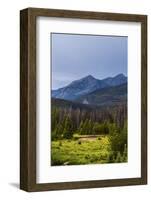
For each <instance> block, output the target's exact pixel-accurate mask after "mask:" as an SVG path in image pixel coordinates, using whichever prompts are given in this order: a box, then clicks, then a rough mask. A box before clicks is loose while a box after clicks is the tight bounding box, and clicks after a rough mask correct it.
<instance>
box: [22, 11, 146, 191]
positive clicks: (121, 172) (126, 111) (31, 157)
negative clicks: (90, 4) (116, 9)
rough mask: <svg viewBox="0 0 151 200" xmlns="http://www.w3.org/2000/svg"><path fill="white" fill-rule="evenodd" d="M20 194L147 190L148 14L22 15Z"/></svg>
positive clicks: (70, 13)
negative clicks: (143, 187) (123, 188)
mask: <svg viewBox="0 0 151 200" xmlns="http://www.w3.org/2000/svg"><path fill="white" fill-rule="evenodd" d="M20 78H21V79H20V80H21V81H20V100H21V101H20V188H21V189H23V190H25V191H45V190H62V189H78V188H94V187H108V186H125V185H141V184H147V16H146V15H135V14H118V13H102V12H87V11H71V10H53V9H40V8H27V9H24V10H22V11H21V12H20Z"/></svg>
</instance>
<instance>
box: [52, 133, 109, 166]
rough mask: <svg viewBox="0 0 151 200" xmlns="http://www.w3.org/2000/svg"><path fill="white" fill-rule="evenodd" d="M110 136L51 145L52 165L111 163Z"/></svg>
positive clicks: (66, 140) (60, 141) (83, 138)
mask: <svg viewBox="0 0 151 200" xmlns="http://www.w3.org/2000/svg"><path fill="white" fill-rule="evenodd" d="M111 153H112V152H111V148H110V143H109V136H92V135H91V136H80V137H79V138H76V139H75V138H74V139H71V140H69V139H63V140H57V141H52V143H51V165H52V166H56V165H81V164H97V163H111V162H112V161H111V160H110V155H111Z"/></svg>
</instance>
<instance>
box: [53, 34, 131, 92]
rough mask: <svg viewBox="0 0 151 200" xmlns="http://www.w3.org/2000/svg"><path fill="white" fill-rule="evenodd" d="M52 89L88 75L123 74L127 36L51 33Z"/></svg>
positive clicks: (103, 76)
mask: <svg viewBox="0 0 151 200" xmlns="http://www.w3.org/2000/svg"><path fill="white" fill-rule="evenodd" d="M51 37H52V38H51V41H52V43H51V47H50V48H51V58H52V62H51V66H50V67H51V68H52V69H51V70H52V89H58V88H61V87H64V86H66V85H68V84H69V83H70V82H72V81H74V80H77V79H80V78H83V77H85V76H87V75H92V76H94V77H95V78H98V79H103V78H106V77H112V76H115V75H117V74H119V73H123V74H124V75H126V76H127V42H128V38H127V37H118V36H95V35H77V34H58V33H57V34H56V33H52V34H51Z"/></svg>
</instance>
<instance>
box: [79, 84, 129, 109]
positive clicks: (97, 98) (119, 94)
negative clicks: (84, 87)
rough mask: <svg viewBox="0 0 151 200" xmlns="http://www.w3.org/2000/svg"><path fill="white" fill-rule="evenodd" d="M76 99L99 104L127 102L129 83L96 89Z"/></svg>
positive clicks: (88, 103)
mask: <svg viewBox="0 0 151 200" xmlns="http://www.w3.org/2000/svg"><path fill="white" fill-rule="evenodd" d="M76 101H77V102H79V103H83V104H86V105H99V106H104V105H105V106H112V105H119V104H125V103H126V102H127V83H126V84H122V85H119V86H113V87H107V88H103V89H99V90H96V91H94V92H91V93H89V94H86V95H83V96H81V97H79V98H77V99H76Z"/></svg>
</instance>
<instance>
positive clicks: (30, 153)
mask: <svg viewBox="0 0 151 200" xmlns="http://www.w3.org/2000/svg"><path fill="white" fill-rule="evenodd" d="M38 16H45V17H62V18H78V19H90V20H111V21H128V22H140V23H141V178H127V179H113V180H97V181H96V180H90V181H78V182H65V183H44V184H37V183H36V18H37V17H38ZM140 184H147V16H146V15H134V14H117V13H102V12H87V11H86V12H85V11H71V10H70V11H69V10H53V9H40V8H27V9H24V10H21V12H20V188H21V189H23V190H25V191H30V192H31V191H45V190H63V189H78V188H79V189H80V188H98V187H108V186H125V185H140Z"/></svg>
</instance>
